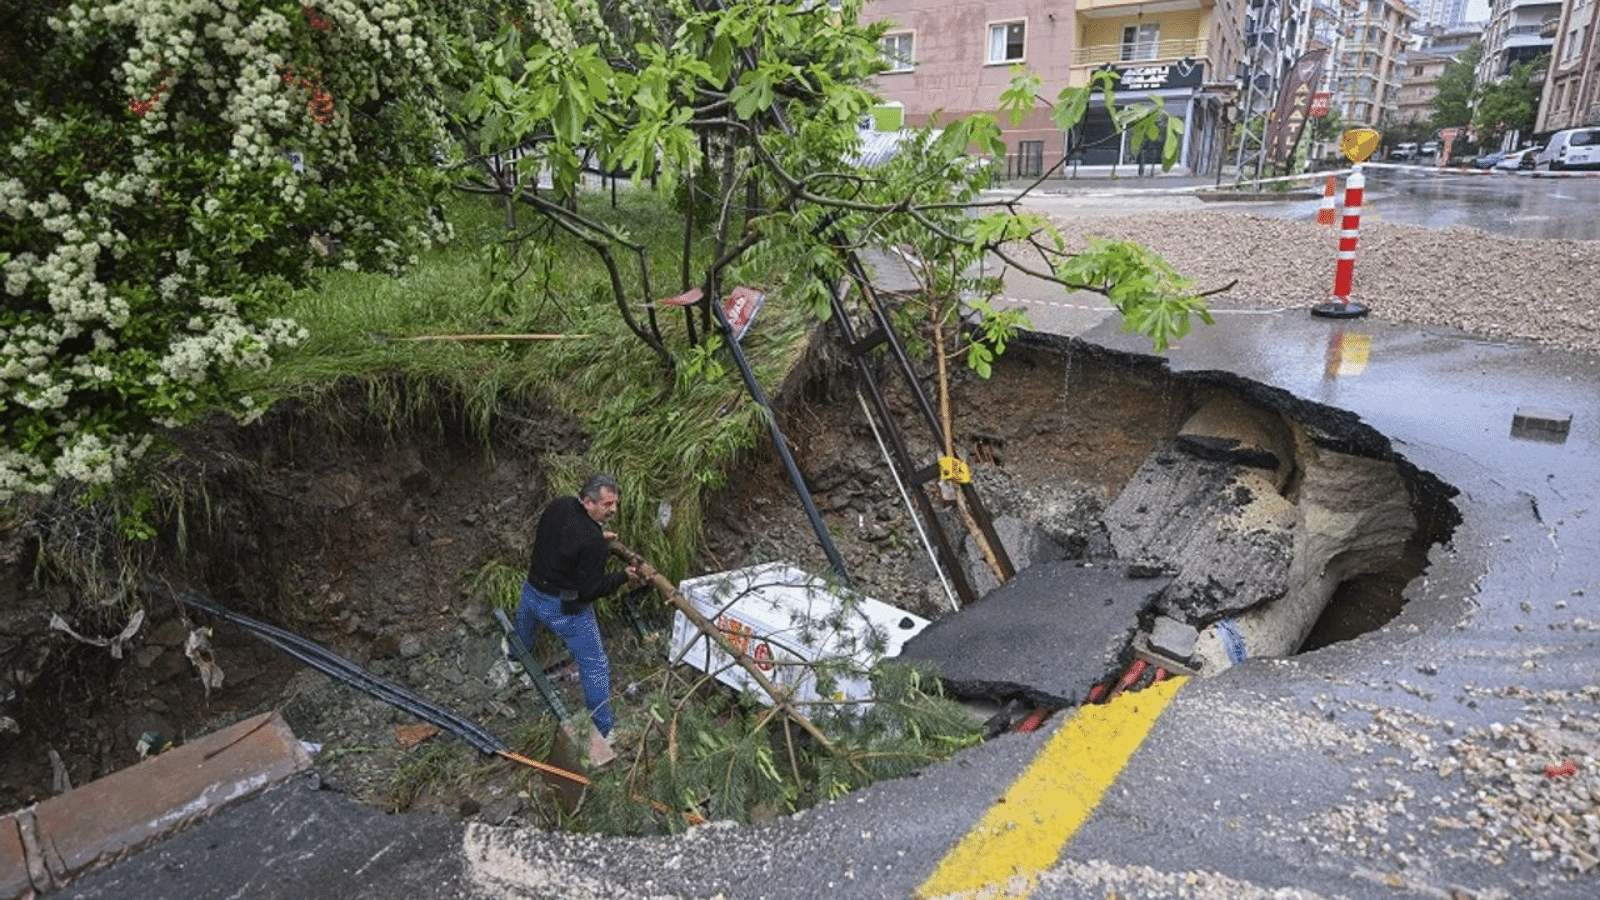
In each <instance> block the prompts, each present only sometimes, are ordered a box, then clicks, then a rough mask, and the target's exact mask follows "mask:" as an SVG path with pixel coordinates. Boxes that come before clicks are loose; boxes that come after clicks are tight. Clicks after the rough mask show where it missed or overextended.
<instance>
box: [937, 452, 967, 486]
mask: <svg viewBox="0 0 1600 900" xmlns="http://www.w3.org/2000/svg"><path fill="white" fill-rule="evenodd" d="M939 478H940V479H941V480H943V481H954V482H958V483H960V484H967V483H969V482H971V481H972V469H971V468H969V467H968V466H967V464H966V463H964V462H962V461H961V460H959V459H956V458H955V457H954V456H941V457H939Z"/></svg>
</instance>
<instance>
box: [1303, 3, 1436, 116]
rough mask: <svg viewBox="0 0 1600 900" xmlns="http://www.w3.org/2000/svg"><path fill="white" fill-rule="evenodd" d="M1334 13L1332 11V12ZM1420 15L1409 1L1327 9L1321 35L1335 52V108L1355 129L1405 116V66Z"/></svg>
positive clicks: (1355, 4) (1336, 4)
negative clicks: (1402, 105) (1401, 106)
mask: <svg viewBox="0 0 1600 900" xmlns="http://www.w3.org/2000/svg"><path fill="white" fill-rule="evenodd" d="M1330 7H1331V8H1330ZM1417 15H1418V13H1417V10H1416V9H1415V8H1413V7H1411V6H1410V5H1408V4H1406V3H1405V2H1403V0H1348V2H1337V3H1333V4H1329V5H1328V6H1327V7H1324V12H1323V15H1322V17H1321V22H1324V23H1329V24H1327V25H1324V26H1323V30H1322V31H1321V32H1319V33H1320V34H1321V35H1322V36H1323V37H1322V40H1323V41H1325V42H1327V43H1329V44H1331V45H1332V46H1333V47H1334V55H1333V66H1332V77H1331V78H1330V79H1329V81H1328V83H1329V84H1330V86H1331V88H1332V93H1333V106H1334V108H1335V109H1338V110H1339V114H1340V116H1342V117H1343V119H1344V121H1345V123H1346V124H1347V125H1349V126H1350V127H1352V128H1354V127H1357V126H1366V127H1368V128H1376V127H1377V126H1378V125H1379V124H1381V123H1383V122H1384V121H1385V120H1386V119H1389V120H1398V118H1399V116H1400V99H1401V94H1400V90H1401V81H1402V71H1403V70H1402V69H1401V66H1402V63H1403V60H1404V59H1405V56H1406V51H1407V44H1408V42H1409V41H1410V36H1411V28H1412V25H1414V24H1415V23H1416V21H1417Z"/></svg>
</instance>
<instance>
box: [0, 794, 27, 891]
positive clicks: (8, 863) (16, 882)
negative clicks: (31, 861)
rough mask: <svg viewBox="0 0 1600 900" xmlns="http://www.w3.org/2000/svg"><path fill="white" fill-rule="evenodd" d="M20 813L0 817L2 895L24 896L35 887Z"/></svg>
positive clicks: (0, 885) (0, 889)
mask: <svg viewBox="0 0 1600 900" xmlns="http://www.w3.org/2000/svg"><path fill="white" fill-rule="evenodd" d="M18 815H19V813H12V814H11V815H8V816H6V817H5V818H3V819H0V897H22V896H25V895H26V894H27V893H28V891H29V890H31V889H32V888H33V879H32V878H30V877H29V875H28V853H27V851H26V850H25V849H23V846H22V822H21V820H20V819H19V818H18Z"/></svg>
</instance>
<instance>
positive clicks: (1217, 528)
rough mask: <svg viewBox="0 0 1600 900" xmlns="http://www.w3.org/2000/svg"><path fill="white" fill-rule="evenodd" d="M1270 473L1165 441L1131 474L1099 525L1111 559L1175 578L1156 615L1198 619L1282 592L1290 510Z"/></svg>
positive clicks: (1287, 558) (1252, 604)
mask: <svg viewBox="0 0 1600 900" xmlns="http://www.w3.org/2000/svg"><path fill="white" fill-rule="evenodd" d="M1269 478H1270V474H1268V475H1264V474H1263V473H1262V472H1261V470H1259V469H1255V468H1252V467H1245V466H1239V465H1235V464H1233V463H1231V462H1216V461H1213V460H1210V459H1204V458H1199V457H1196V456H1193V455H1191V454H1189V453H1187V452H1184V451H1183V450H1180V449H1178V445H1177V444H1175V443H1174V442H1170V441H1169V442H1167V443H1166V444H1164V445H1163V446H1161V447H1159V448H1157V449H1156V450H1155V452H1153V453H1151V454H1150V456H1149V457H1147V458H1146V459H1145V461H1144V463H1143V464H1142V465H1141V466H1140V467H1139V470H1138V471H1137V472H1135V473H1134V475H1133V477H1132V478H1131V479H1129V480H1128V483H1127V485H1125V486H1124V487H1123V489H1122V493H1121V494H1119V495H1118V496H1117V498H1116V500H1114V501H1112V503H1111V505H1110V507H1108V508H1107V509H1106V531H1107V532H1108V533H1109V534H1110V535H1111V543H1112V545H1113V546H1114V547H1115V548H1116V551H1117V556H1118V557H1120V558H1122V559H1125V560H1130V561H1135V560H1137V561H1144V562H1149V563H1151V564H1153V565H1156V566H1160V567H1163V568H1167V569H1170V570H1171V571H1172V572H1174V573H1175V574H1176V576H1177V577H1176V580H1175V581H1174V583H1173V585H1172V587H1170V588H1169V589H1168V590H1167V591H1166V593H1165V595H1164V597H1163V598H1162V602H1161V610H1162V612H1165V613H1168V614H1170V615H1172V616H1173V617H1175V618H1178V619H1181V620H1184V621H1187V622H1189V623H1191V624H1196V625H1200V624H1207V623H1210V622H1213V621H1215V620H1217V619H1219V618H1221V617H1223V616H1226V615H1230V614H1233V613H1236V612H1242V611H1244V610H1247V609H1251V608H1254V607H1257V606H1261V605H1263V604H1266V603H1270V602H1272V601H1274V600H1276V599H1278V598H1279V597H1281V596H1283V593H1284V591H1285V585H1286V584H1287V582H1288V576H1289V565H1290V562H1291V558H1292V555H1293V548H1294V542H1293V530H1294V515H1293V512H1294V511H1293V508H1292V505H1291V504H1289V503H1288V502H1287V501H1285V500H1284V499H1283V497H1282V496H1280V495H1279V494H1278V493H1277V492H1276V489H1275V488H1274V486H1273V483H1272V482H1271V481H1270V480H1268V479H1269Z"/></svg>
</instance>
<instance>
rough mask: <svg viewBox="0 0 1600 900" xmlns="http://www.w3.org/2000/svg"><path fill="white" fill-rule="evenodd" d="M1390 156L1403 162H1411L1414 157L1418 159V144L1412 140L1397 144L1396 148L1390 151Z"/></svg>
mask: <svg viewBox="0 0 1600 900" xmlns="http://www.w3.org/2000/svg"><path fill="white" fill-rule="evenodd" d="M1389 158H1390V159H1392V160H1400V161H1403V162H1409V161H1411V160H1413V159H1416V158H1417V145H1416V144H1413V143H1410V142H1407V143H1403V144H1395V145H1394V149H1393V150H1390V151H1389Z"/></svg>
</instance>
